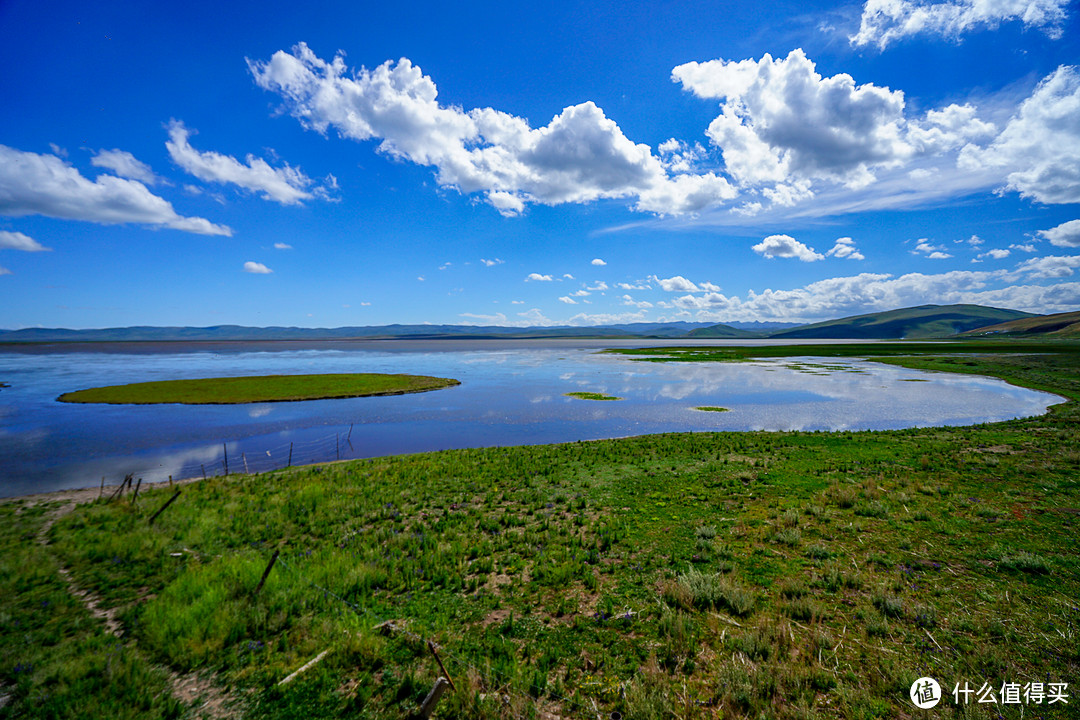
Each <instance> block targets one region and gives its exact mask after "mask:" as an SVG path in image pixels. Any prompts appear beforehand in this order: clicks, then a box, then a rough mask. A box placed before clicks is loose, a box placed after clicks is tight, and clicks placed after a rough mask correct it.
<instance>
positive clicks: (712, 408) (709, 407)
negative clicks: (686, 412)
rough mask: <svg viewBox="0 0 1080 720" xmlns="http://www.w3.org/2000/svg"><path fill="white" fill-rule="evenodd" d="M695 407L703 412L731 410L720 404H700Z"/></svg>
mask: <svg viewBox="0 0 1080 720" xmlns="http://www.w3.org/2000/svg"><path fill="white" fill-rule="evenodd" d="M694 409H695V410H700V411H702V412H730V409H729V408H726V407H720V406H719V405H699V406H698V407H696V408H694Z"/></svg>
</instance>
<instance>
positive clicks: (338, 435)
mask: <svg viewBox="0 0 1080 720" xmlns="http://www.w3.org/2000/svg"><path fill="white" fill-rule="evenodd" d="M334 452H335V453H337V459H338V460H340V459H341V433H334Z"/></svg>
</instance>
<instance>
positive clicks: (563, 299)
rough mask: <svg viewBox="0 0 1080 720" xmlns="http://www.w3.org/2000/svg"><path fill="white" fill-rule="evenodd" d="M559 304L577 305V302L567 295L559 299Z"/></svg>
mask: <svg viewBox="0 0 1080 720" xmlns="http://www.w3.org/2000/svg"><path fill="white" fill-rule="evenodd" d="M559 302H564V303H566V304H567V305H577V300H575V299H573V298H572V297H567V296H566V295H563V296H562V297H561V298H559Z"/></svg>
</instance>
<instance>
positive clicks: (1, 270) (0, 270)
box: [0, 265, 11, 275]
mask: <svg viewBox="0 0 1080 720" xmlns="http://www.w3.org/2000/svg"><path fill="white" fill-rule="evenodd" d="M0 275H11V271H10V270H8V269H7V268H6V267H4V266H3V265H0Z"/></svg>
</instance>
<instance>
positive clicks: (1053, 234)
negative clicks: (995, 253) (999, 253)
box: [1011, 220, 1080, 252]
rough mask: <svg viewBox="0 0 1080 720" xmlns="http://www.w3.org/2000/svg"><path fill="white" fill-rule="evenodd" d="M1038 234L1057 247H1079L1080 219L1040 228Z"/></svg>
mask: <svg viewBox="0 0 1080 720" xmlns="http://www.w3.org/2000/svg"><path fill="white" fill-rule="evenodd" d="M1039 235H1041V236H1042V237H1043V238H1044V239H1046V240H1049V241H1050V244H1051V245H1056V246H1057V247H1080V220H1070V221H1069V222H1064V223H1061V224H1060V225H1058V226H1057V227H1053V228H1050V229H1049V230H1040V231H1039ZM1011 247H1016V246H1011ZM1032 250H1034V248H1032ZM1029 252H1030V251H1029Z"/></svg>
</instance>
